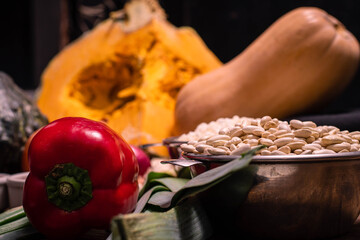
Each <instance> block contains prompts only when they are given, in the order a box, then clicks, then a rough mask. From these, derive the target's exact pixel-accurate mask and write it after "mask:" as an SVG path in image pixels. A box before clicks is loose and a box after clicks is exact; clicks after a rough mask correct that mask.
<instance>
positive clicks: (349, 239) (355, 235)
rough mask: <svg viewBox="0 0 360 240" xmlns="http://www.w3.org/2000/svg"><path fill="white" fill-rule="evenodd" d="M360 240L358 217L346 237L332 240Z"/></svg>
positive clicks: (359, 220)
mask: <svg viewBox="0 0 360 240" xmlns="http://www.w3.org/2000/svg"><path fill="white" fill-rule="evenodd" d="M359 239H360V216H359V217H358V219H357V220H356V222H355V224H354V227H353V229H352V230H351V231H350V232H349V233H348V234H346V235H344V236H341V237H337V238H334V240H359Z"/></svg>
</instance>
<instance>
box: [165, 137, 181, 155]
mask: <svg viewBox="0 0 360 240" xmlns="http://www.w3.org/2000/svg"><path fill="white" fill-rule="evenodd" d="M177 139H178V137H169V138H165V139H164V140H163V141H162V144H163V145H164V146H165V147H166V148H167V150H168V152H169V156H170V158H173V159H177V158H179V157H180V155H181V150H180V145H181V144H183V143H187V142H186V141H179V140H177Z"/></svg>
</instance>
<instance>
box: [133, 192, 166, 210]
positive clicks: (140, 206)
mask: <svg viewBox="0 0 360 240" xmlns="http://www.w3.org/2000/svg"><path fill="white" fill-rule="evenodd" d="M159 191H170V190H169V188H167V187H165V186H162V185H160V186H154V187H153V188H151V189H150V190H149V191H147V192H146V193H145V194H143V196H142V197H141V198H140V199H139V201H138V202H137V204H136V208H135V210H134V213H140V212H142V211H144V210H145V207H146V204H147V203H148V201H149V199H150V197H151V195H152V194H154V193H156V192H159Z"/></svg>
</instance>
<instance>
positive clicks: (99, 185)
mask: <svg viewBox="0 0 360 240" xmlns="http://www.w3.org/2000/svg"><path fill="white" fill-rule="evenodd" d="M28 157H29V164H30V174H29V175H28V178H27V179H26V182H25V186H24V195H23V206H24V210H25V212H26V214H27V216H28V218H29V220H30V222H31V223H32V225H33V226H34V227H35V228H36V229H37V230H38V231H39V232H41V233H43V234H44V235H45V236H47V237H50V238H60V239H68V238H70V237H74V236H78V235H80V234H81V233H83V232H85V231H87V230H89V229H91V228H104V229H108V227H109V225H110V221H111V218H112V217H113V216H114V215H116V214H119V213H128V212H131V211H132V210H133V209H134V208H135V205H136V202H137V197H138V191H139V190H138V183H137V177H138V171H139V167H138V163H137V160H136V158H135V155H134V153H133V152H132V150H131V147H130V146H129V145H128V144H127V143H126V142H125V141H124V140H123V139H122V138H121V137H120V136H119V135H117V134H116V133H115V132H114V131H113V130H111V129H110V128H109V127H107V126H106V125H105V124H103V123H101V122H96V121H92V120H88V119H84V118H62V119H59V120H56V121H54V122H52V123H50V124H48V125H47V126H45V127H44V128H42V129H41V130H40V131H39V132H38V133H37V134H36V135H35V136H34V138H33V140H32V141H31V143H30V146H29V155H28Z"/></svg>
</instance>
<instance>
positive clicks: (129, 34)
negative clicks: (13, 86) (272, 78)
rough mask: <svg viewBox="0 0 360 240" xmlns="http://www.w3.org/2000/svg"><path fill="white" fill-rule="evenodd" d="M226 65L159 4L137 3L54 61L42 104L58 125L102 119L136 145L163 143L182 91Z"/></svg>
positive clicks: (43, 83) (44, 85)
mask: <svg viewBox="0 0 360 240" xmlns="http://www.w3.org/2000/svg"><path fill="white" fill-rule="evenodd" d="M220 65H221V62H220V61H219V60H218V58H217V57H216V56H215V55H214V54H213V53H212V52H211V51H210V50H209V49H208V48H207V47H206V45H205V43H204V42H203V41H202V39H201V38H200V37H199V36H198V35H197V33H196V32H195V31H194V30H193V29H192V28H188V27H181V28H176V27H174V26H173V25H171V24H170V23H169V22H168V21H167V20H166V17H165V14H164V12H163V9H161V7H160V6H159V5H158V3H157V1H154V0H133V1H130V2H129V3H127V4H126V5H125V8H124V10H122V11H118V12H114V13H112V15H111V17H110V18H109V19H107V20H105V21H104V22H102V23H101V24H99V25H98V26H97V27H96V28H94V29H93V30H92V31H90V32H88V33H86V34H84V36H82V37H81V38H79V39H78V40H76V41H75V42H73V43H71V44H70V45H68V46H67V47H66V48H65V49H63V50H62V51H61V52H60V53H59V54H58V55H57V56H55V57H54V58H53V59H52V60H51V62H50V63H49V65H48V66H47V67H46V69H45V71H44V72H43V75H42V79H41V85H40V88H39V94H38V100H37V104H38V106H39V108H40V109H41V111H42V112H43V113H44V114H45V115H46V116H47V117H48V118H49V120H50V121H53V120H55V119H58V118H61V117H65V116H79V117H86V118H89V119H94V120H102V121H105V122H107V124H108V125H109V126H110V127H111V128H113V129H114V130H115V131H117V132H118V133H120V134H121V135H122V136H123V137H124V138H125V139H126V140H127V141H128V142H129V143H132V144H144V143H152V142H159V141H161V140H162V139H163V138H166V137H169V136H170V135H171V129H172V126H173V124H174V109H175V98H176V95H177V93H178V91H179V89H180V88H181V87H182V86H183V85H185V84H186V83H187V82H189V81H190V80H192V79H193V78H194V77H195V76H197V75H199V74H202V73H205V72H207V71H210V70H212V69H214V68H216V67H219V66H220Z"/></svg>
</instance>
